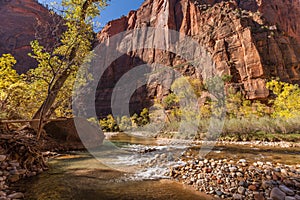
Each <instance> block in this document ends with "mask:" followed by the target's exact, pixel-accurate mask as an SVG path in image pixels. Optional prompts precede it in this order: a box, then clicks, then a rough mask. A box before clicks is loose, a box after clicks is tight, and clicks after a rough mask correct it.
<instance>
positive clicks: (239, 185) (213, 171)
mask: <svg viewBox="0 0 300 200" xmlns="http://www.w3.org/2000/svg"><path fill="white" fill-rule="evenodd" d="M169 175H170V177H172V178H173V179H175V180H177V181H179V182H181V183H183V184H186V185H192V186H193V187H194V188H195V189H196V190H197V191H200V192H205V193H207V194H210V195H213V196H214V197H217V198H222V199H255V200H264V199H273V200H299V199H300V165H299V164H298V165H292V166H289V165H284V164H279V163H276V164H273V163H271V162H261V161H257V162H254V163H249V162H248V161H247V160H245V159H240V160H238V161H233V160H226V159H222V160H214V159H210V160H208V159H199V158H189V159H188V160H187V161H186V163H185V164H183V165H180V166H174V167H172V168H171V169H170V174H169Z"/></svg>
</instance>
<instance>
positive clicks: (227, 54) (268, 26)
mask: <svg viewBox="0 0 300 200" xmlns="http://www.w3.org/2000/svg"><path fill="white" fill-rule="evenodd" d="M299 6H300V5H299V2H298V1H292V0H275V1H274V0H256V1H255V0H248V1H246V0H231V1H222V0H216V1H214V0H146V1H145V2H144V3H143V4H142V6H141V7H140V8H139V9H138V10H137V11H131V12H130V13H129V14H128V16H126V17H122V18H120V19H117V20H113V21H111V22H109V23H108V24H107V25H106V26H105V27H104V29H103V30H102V31H101V32H99V33H98V35H97V37H98V40H99V41H100V42H102V41H104V40H105V39H106V38H109V37H111V36H113V35H115V34H117V33H120V32H122V31H126V30H132V29H136V28H140V27H145V26H147V27H157V26H161V24H159V23H163V25H164V27H168V28H169V29H173V30H177V31H179V32H181V33H184V34H186V35H189V36H192V37H193V38H195V39H197V40H198V42H199V43H200V44H202V45H203V46H205V48H206V49H207V50H208V51H209V52H210V53H211V54H212V55H213V59H214V61H215V62H216V68H217V70H218V71H219V72H222V73H223V74H229V75H231V76H232V77H233V78H232V81H233V82H232V84H233V85H234V86H235V87H236V88H238V89H240V90H242V91H243V92H244V93H245V95H246V96H247V97H248V98H249V99H261V98H262V99H264V98H266V97H268V95H269V92H268V90H267V89H266V88H265V82H266V81H267V80H268V79H270V78H271V77H280V78H281V79H282V80H284V81H291V82H298V83H299V80H300V40H299V39H300V32H299V31H300V29H299V26H300V12H299V9H300V8H299ZM162 16H164V17H162ZM161 19H164V21H163V22H161ZM149 58H151V59H150V60H149ZM137 59H138V60H139V63H143V62H145V63H147V62H150V63H153V62H158V63H161V60H164V64H165V65H170V66H172V64H173V63H176V57H174V56H172V55H171V54H170V53H168V52H161V51H157V50H145V51H141V52H132V53H131V54H130V55H127V56H123V57H122V58H120V59H119V60H117V61H116V62H114V63H113V64H112V65H111V70H108V71H109V73H106V74H105V75H106V76H105V77H104V78H102V79H103V80H104V81H103V83H105V88H103V87H101V86H100V87H99V92H98V95H99V96H98V99H101V103H98V110H100V111H101V110H103V109H104V110H103V112H106V111H107V110H105V105H106V104H108V102H110V97H109V94H110V93H111V91H110V90H109V89H108V88H113V87H114V84H115V83H116V80H118V79H119V78H120V77H121V76H122V73H124V72H126V71H128V70H129V69H131V68H132V67H134V65H136V64H138V62H135V61H136V60H137ZM120 68H122V69H120ZM183 73H186V72H185V71H183ZM188 73H189V74H188V75H191V76H195V77H198V78H201V74H200V75H199V74H197V73H196V72H195V71H193V70H189V72H188ZM161 85H162V84H160V83H157V85H148V86H147V87H145V88H141V90H143V91H144V92H147V93H148V94H147V95H146V99H151V98H162V97H163V96H164V95H166V93H168V89H167V88H161ZM138 93H139V92H138ZM101 94H105V95H106V96H105V97H103V96H101ZM139 98H140V97H139V95H138V94H136V95H134V97H132V101H133V102H139ZM105 102H106V103H105ZM143 106H146V105H141V107H143Z"/></svg>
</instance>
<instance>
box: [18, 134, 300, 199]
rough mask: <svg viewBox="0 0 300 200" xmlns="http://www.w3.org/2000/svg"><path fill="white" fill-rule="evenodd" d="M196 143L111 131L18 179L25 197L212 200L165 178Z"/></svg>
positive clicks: (284, 153)
mask: <svg viewBox="0 0 300 200" xmlns="http://www.w3.org/2000/svg"><path fill="white" fill-rule="evenodd" d="M199 149H200V146H199V145H197V144H193V145H191V144H189V143H187V142H186V141H176V142H171V143H170V142H166V141H164V140H154V139H149V138H148V139H147V138H142V137H134V136H128V135H125V134H118V135H113V136H111V137H110V139H109V140H105V142H104V144H103V145H101V146H100V147H98V148H94V149H90V151H89V152H87V151H83V152H67V153H66V154H64V155H60V156H58V157H56V158H52V159H51V160H50V161H49V164H50V169H49V170H48V171H46V172H44V173H42V174H40V175H39V176H36V177H32V178H28V179H25V180H22V181H20V182H19V183H17V184H16V187H17V188H21V190H23V191H22V192H25V195H26V199H38V200H47V199H49V200H50V199H51V200H64V199H74V200H90V199H99V200H102V199H103V200H109V199H124V200H125V199H128V200H129V199H137V200H138V199H144V200H148V199H162V200H164V199H174V200H177V199H178V200H181V199H189V200H193V199H198V200H201V199H212V198H211V197H208V196H206V195H205V194H202V193H200V192H196V191H195V190H194V189H193V188H192V187H189V186H184V185H182V184H180V183H178V182H176V181H173V180H170V179H169V177H168V172H169V168H170V167H171V166H176V165H183V164H184V162H183V161H184V160H185V159H188V157H189V156H193V155H196V154H197V153H198V152H199ZM299 155H300V150H299V149H280V148H278V149H274V148H271V147H265V148H257V147H249V146H244V147H241V146H237V145H230V146H228V145H226V146H224V145H223V146H222V145H221V146H216V147H215V148H214V149H213V150H212V151H211V152H210V153H209V154H208V155H207V156H208V157H213V158H227V159H240V158H246V159H247V160H250V161H255V160H261V161H273V162H282V161H284V162H286V163H287V164H297V163H300V156H299Z"/></svg>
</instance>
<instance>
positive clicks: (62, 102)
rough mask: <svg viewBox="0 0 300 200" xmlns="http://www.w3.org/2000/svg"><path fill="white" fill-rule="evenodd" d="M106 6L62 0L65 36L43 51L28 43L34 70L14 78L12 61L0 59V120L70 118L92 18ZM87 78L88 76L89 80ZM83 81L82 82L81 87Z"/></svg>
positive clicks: (86, 57) (88, 46)
mask: <svg viewBox="0 0 300 200" xmlns="http://www.w3.org/2000/svg"><path fill="white" fill-rule="evenodd" d="M106 5H107V1H106V0H99V1H88V0H87V1H79V0H75V1H74V0H63V1H62V6H63V8H64V9H63V10H64V11H63V13H61V14H62V16H63V18H64V20H65V27H66V29H65V32H63V34H62V35H61V38H60V41H59V42H58V43H57V44H55V46H53V47H52V50H51V51H47V50H46V49H45V48H44V47H43V46H41V45H40V44H39V42H38V41H37V40H35V41H32V42H31V47H32V54H29V55H30V56H31V57H32V58H34V59H35V60H36V61H37V62H38V67H37V68H35V69H31V70H29V71H28V72H27V73H26V74H23V75H18V74H17V73H16V71H15V70H13V68H12V67H13V65H14V64H15V63H16V61H15V59H14V58H13V57H12V56H11V55H8V54H5V55H3V56H2V57H1V58H0V67H1V69H0V78H1V80H0V92H1V93H0V106H1V110H2V111H3V112H1V113H2V114H1V117H7V118H27V119H29V118H31V117H33V118H41V119H42V118H48V117H50V116H55V117H71V116H72V112H71V92H72V88H73V84H74V80H75V74H76V71H77V70H78V68H79V66H80V65H81V64H83V63H84V62H88V61H89V59H90V56H89V54H90V51H91V49H92V42H93V40H94V32H93V18H95V17H96V16H98V15H99V13H100V9H101V8H103V7H104V6H106ZM89 77H90V76H89ZM84 83H85V80H82V84H84Z"/></svg>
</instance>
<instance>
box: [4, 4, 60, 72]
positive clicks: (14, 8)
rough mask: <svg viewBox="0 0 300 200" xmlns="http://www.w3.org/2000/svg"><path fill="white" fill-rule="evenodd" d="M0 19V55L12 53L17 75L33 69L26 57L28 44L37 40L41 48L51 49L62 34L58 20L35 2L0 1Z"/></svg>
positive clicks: (30, 60)
mask: <svg viewBox="0 0 300 200" xmlns="http://www.w3.org/2000/svg"><path fill="white" fill-rule="evenodd" d="M0 19H1V20H0V38H1V39H0V55H2V54H4V53H11V54H12V55H13V56H14V57H15V58H16V60H17V61H18V63H17V64H16V69H17V71H18V72H20V73H22V72H25V71H27V70H28V69H30V68H32V67H35V66H36V62H35V61H34V59H32V58H30V57H28V53H29V52H31V47H30V42H31V41H33V40H35V39H39V40H40V42H41V44H42V45H44V46H45V47H51V45H53V42H55V40H56V39H58V35H59V34H58V33H59V32H61V30H59V28H61V27H60V26H59V24H60V21H61V19H60V18H59V17H57V16H55V15H51V14H50V13H49V11H48V10H47V9H46V8H45V7H43V6H42V5H40V4H39V3H38V2H37V1H35V0H2V1H0ZM54 27H58V28H57V29H56V30H55V29H54Z"/></svg>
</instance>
